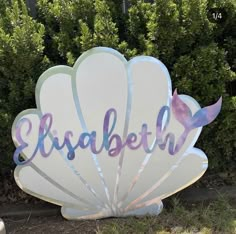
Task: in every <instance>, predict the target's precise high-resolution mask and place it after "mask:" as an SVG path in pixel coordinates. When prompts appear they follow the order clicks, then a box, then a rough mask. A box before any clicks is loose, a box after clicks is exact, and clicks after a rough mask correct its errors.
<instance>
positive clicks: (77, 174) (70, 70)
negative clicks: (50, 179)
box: [36, 66, 105, 206]
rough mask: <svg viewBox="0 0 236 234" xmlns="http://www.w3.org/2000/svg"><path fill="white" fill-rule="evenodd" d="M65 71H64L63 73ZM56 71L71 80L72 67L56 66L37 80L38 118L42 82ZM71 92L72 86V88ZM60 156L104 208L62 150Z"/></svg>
mask: <svg viewBox="0 0 236 234" xmlns="http://www.w3.org/2000/svg"><path fill="white" fill-rule="evenodd" d="M65 70H66V71H65ZM58 71H61V72H62V73H64V74H67V75H69V76H70V79H71V80H72V77H73V68H72V67H68V66H56V67H53V68H50V69H48V70H47V71H45V72H44V73H43V74H42V75H41V76H40V78H39V81H38V82H37V85H36V104H37V107H38V109H39V111H40V116H41V117H42V109H41V103H40V98H39V96H40V95H39V94H40V90H41V88H42V85H43V82H44V81H46V80H47V79H49V78H50V77H51V75H54V74H55V73H58ZM72 90H73V86H72ZM48 135H49V138H50V140H51V141H53V136H52V133H51V132H49V134H48ZM59 153H60V155H61V156H62V158H63V159H64V161H65V162H66V164H67V166H68V167H69V168H70V170H71V171H72V172H73V173H74V174H75V175H76V176H77V177H78V178H79V179H80V181H81V182H82V183H83V184H84V185H85V187H86V188H87V189H88V190H89V192H91V193H92V195H93V196H94V198H95V199H96V200H97V201H98V202H99V203H100V204H102V205H103V206H105V204H104V202H103V201H102V200H101V199H100V198H98V196H97V194H96V192H95V190H94V189H93V188H92V187H91V186H90V185H89V184H88V183H87V181H86V180H85V179H84V178H83V177H82V175H81V174H80V173H79V172H78V171H77V170H76V168H75V167H74V166H73V165H72V163H71V162H70V161H69V160H68V158H67V157H66V155H65V154H64V152H63V151H62V150H59Z"/></svg>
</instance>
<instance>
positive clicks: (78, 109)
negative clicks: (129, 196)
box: [71, 54, 110, 207]
mask: <svg viewBox="0 0 236 234" xmlns="http://www.w3.org/2000/svg"><path fill="white" fill-rule="evenodd" d="M87 56H88V55H87V54H84V55H82V56H81V57H80V58H79V59H78V60H77V61H76V63H75V65H74V68H75V67H77V68H78V67H79V65H80V64H81V63H82V62H83V60H84V59H86V57H87ZM74 71H75V70H74ZM71 86H72V93H73V99H74V104H75V108H76V113H77V116H78V118H79V121H80V124H81V126H82V129H83V131H88V129H87V126H86V122H85V120H84V116H83V113H82V109H81V106H80V100H79V96H78V94H77V90H76V75H75V72H73V75H72V79H71ZM91 156H92V159H93V162H94V164H95V167H96V169H97V172H98V175H99V177H100V179H101V183H102V184H103V187H104V191H105V194H106V198H107V200H108V203H110V194H109V190H108V187H107V184H106V181H105V178H104V175H103V173H102V170H101V167H100V164H99V162H98V160H97V157H96V155H95V154H94V153H92V152H91ZM93 193H94V195H95V196H96V192H95V190H93ZM103 204H104V207H106V206H107V205H108V204H105V203H104V202H103ZM108 206H109V205H108Z"/></svg>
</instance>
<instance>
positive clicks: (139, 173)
mask: <svg viewBox="0 0 236 234" xmlns="http://www.w3.org/2000/svg"><path fill="white" fill-rule="evenodd" d="M147 60H148V61H151V62H153V63H157V64H158V65H159V66H160V67H161V69H162V71H163V72H164V73H165V75H166V76H165V77H166V79H167V83H168V96H169V98H168V99H167V102H166V105H167V106H170V102H171V97H172V94H171V90H172V85H171V79H170V75H169V72H168V69H167V68H166V66H165V65H164V64H163V63H162V62H161V61H160V60H158V59H156V58H153V57H151V56H138V57H134V58H132V59H131V60H130V61H129V62H128V69H127V70H128V71H129V74H130V69H131V68H130V67H131V64H135V63H137V62H140V61H147ZM130 76H131V75H130ZM129 85H132V83H131V82H130V84H129ZM155 142H156V137H155V139H154V140H153V143H152V146H151V147H153V146H154V144H155ZM151 156H152V153H149V154H146V156H145V157H144V160H143V161H142V164H141V166H140V169H139V170H138V172H137V174H136V175H135V176H134V178H133V180H132V181H131V183H130V186H129V188H128V191H127V192H126V193H125V194H124V195H123V196H122V198H121V200H120V202H119V206H122V203H124V201H125V200H126V199H127V197H128V196H129V193H130V192H131V191H132V190H133V188H134V186H135V185H136V183H137V182H138V180H139V178H140V176H141V174H142V172H143V171H144V169H145V167H146V166H147V164H148V162H149V160H150V158H151Z"/></svg>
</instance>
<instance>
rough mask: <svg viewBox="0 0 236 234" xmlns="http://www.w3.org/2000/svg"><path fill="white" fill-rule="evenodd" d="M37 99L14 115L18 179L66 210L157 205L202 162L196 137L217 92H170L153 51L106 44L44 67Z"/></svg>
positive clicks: (73, 214)
mask: <svg viewBox="0 0 236 234" xmlns="http://www.w3.org/2000/svg"><path fill="white" fill-rule="evenodd" d="M36 103H37V108H36V109H29V110H25V111H23V112H22V113H20V114H19V115H18V116H17V117H16V119H15V121H14V123H13V127H12V137H13V140H14V143H15V145H16V150H15V152H14V161H15V163H16V164H17V167H16V169H15V180H16V183H17V184H18V186H19V187H20V188H21V189H22V190H24V191H25V192H26V193H29V194H31V195H33V196H35V197H38V198H40V199H43V200H45V201H48V202H51V203H54V204H57V205H59V206H61V207H62V209H61V212H62V215H63V216H64V217H65V218H67V219H98V218H104V217H110V216H116V217H119V216H130V215H146V214H151V215H157V214H159V213H160V212H161V210H162V199H164V198H166V197H168V196H170V195H172V194H174V193H176V192H178V191H180V190H181V189H183V188H185V187H187V186H189V185H190V184H192V183H194V182H195V181H196V180H198V179H199V178H200V177H201V176H202V175H203V174H204V172H205V171H206V169H207V165H208V163H207V157H206V155H205V154H204V153H203V152H202V151H201V150H200V149H197V148H194V144H195V143H196V141H197V139H198V137H199V135H200V132H201V130H202V126H204V125H207V124H209V123H210V122H212V121H213V120H214V119H215V118H216V116H217V115H218V113H219V111H220V108H221V98H220V99H219V100H218V102H217V103H215V104H214V105H212V106H208V107H205V108H203V109H201V108H200V106H199V104H198V103H197V102H196V101H195V100H194V99H193V98H191V97H189V96H186V95H178V94H177V91H174V93H173V96H172V87H171V80H170V77H169V73H168V70H167V69H166V67H165V65H164V64H163V63H161V62H160V61H159V60H157V59H155V58H153V57H148V56H138V57H135V58H133V59H131V60H130V61H126V59H125V58H124V56H123V55H122V54H120V53H119V52H117V51H115V50H113V49H110V48H104V47H98V48H93V49H91V50H89V51H87V52H86V53H84V54H82V55H81V57H80V58H79V59H78V60H77V62H76V63H75V65H74V67H73V68H71V67H67V66H56V67H52V68H50V69H49V70H47V71H46V72H44V73H43V74H42V75H41V77H40V78H39V80H38V83H37V86H36Z"/></svg>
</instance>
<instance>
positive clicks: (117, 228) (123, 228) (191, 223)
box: [97, 197, 236, 234]
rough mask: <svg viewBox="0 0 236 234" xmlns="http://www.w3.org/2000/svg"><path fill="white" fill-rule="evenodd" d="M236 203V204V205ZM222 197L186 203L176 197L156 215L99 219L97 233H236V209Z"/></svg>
mask: <svg viewBox="0 0 236 234" xmlns="http://www.w3.org/2000/svg"><path fill="white" fill-rule="evenodd" d="M234 205H235V204H234ZM234 205H230V203H229V202H228V201H227V200H226V199H224V198H223V197H222V198H220V199H218V200H216V201H213V202H210V203H208V204H204V203H201V204H193V205H191V206H189V205H188V206H186V205H184V204H181V203H180V202H179V201H178V200H177V199H172V201H171V204H170V205H169V206H168V207H166V208H164V209H163V211H162V213H161V214H160V215H159V216H157V217H151V216H149V217H142V218H135V217H130V218H124V219H107V220H102V221H99V225H98V230H97V233H98V234H121V233H122V234H126V233H127V234H132V233H135V234H136V233H137V234H138V233H150V234H152V233H158V234H167V233H175V234H177V233H186V234H187V233H201V234H213V233H214V234H215V233H220V234H221V233H223V234H226V233H230V234H231V233H232V234H233V233H236V210H235V208H233V207H235V206H234Z"/></svg>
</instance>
